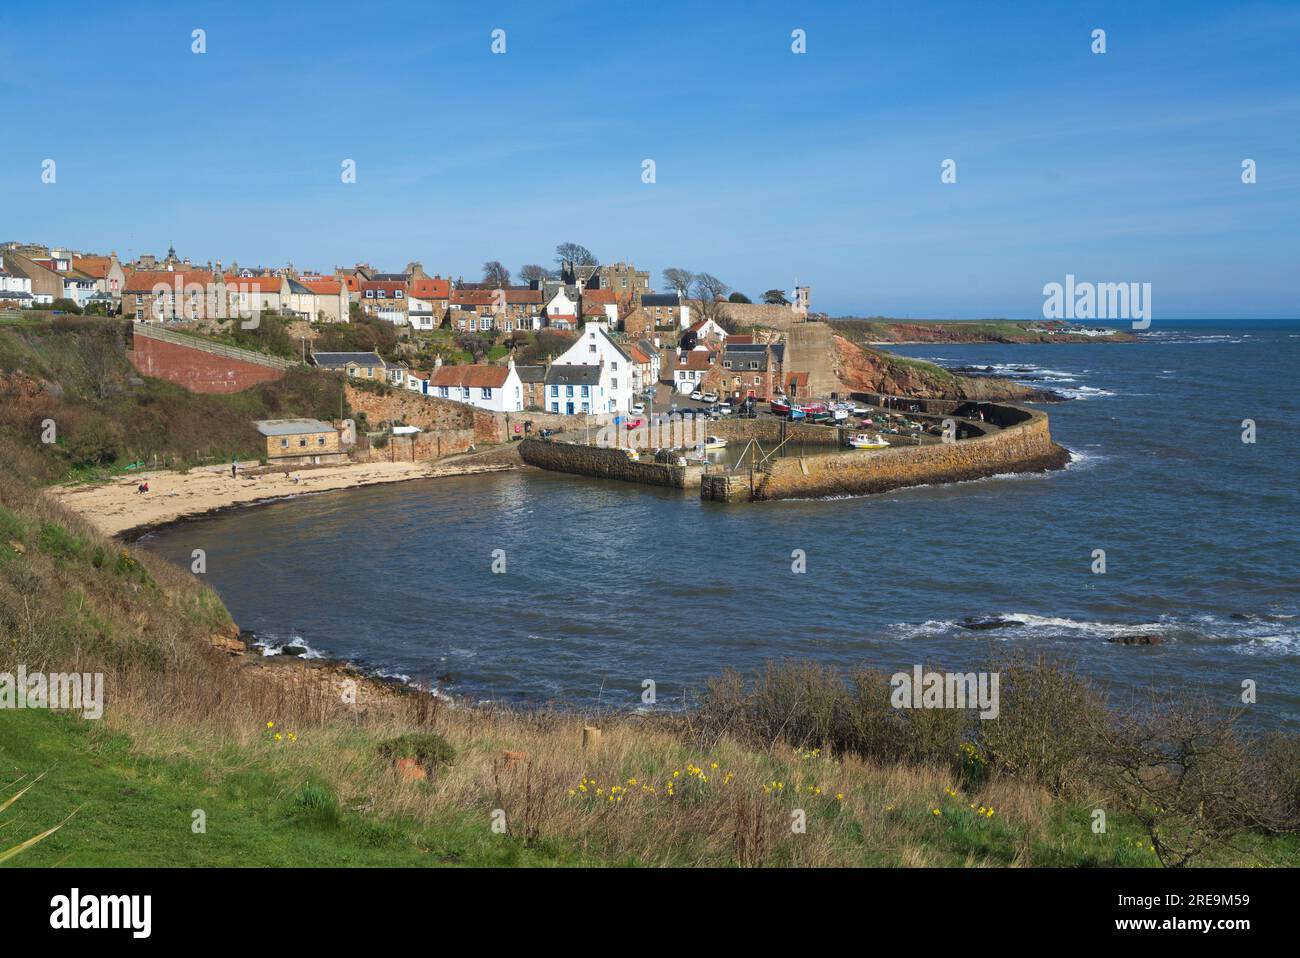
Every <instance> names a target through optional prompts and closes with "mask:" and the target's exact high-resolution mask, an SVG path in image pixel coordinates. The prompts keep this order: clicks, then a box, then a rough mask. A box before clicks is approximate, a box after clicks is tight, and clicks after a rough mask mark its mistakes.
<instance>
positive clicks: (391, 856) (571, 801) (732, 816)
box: [0, 711, 1297, 867]
mask: <svg viewBox="0 0 1300 958" xmlns="http://www.w3.org/2000/svg"><path fill="white" fill-rule="evenodd" d="M443 718H444V719H445V724H444V725H443V727H444V728H445V729H446V731H447V739H448V740H449V741H450V742H451V743H452V744H453V745H454V746H455V747H456V748H457V758H456V760H455V764H454V765H453V766H451V767H449V768H448V767H442V768H439V769H438V770H437V771H436V772H435V774H434V777H433V778H432V780H424V781H410V782H403V781H401V780H400V777H399V775H398V774H397V773H396V772H395V771H394V768H393V765H392V764H391V763H390V762H387V761H385V760H384V759H382V758H381V757H380V752H379V745H380V742H381V741H382V740H383V739H384V738H385V737H387V736H389V735H391V734H392V733H393V732H394V731H396V730H397V727H396V726H390V725H389V724H388V723H384V722H381V723H377V724H370V723H366V724H363V725H360V726H350V725H344V724H339V725H326V726H318V727H315V728H310V729H307V730H304V731H303V732H302V733H301V734H299V733H294V735H293V738H294V741H290V739H289V737H288V736H289V733H288V731H285V732H282V733H281V735H282V737H281V740H280V741H279V742H277V741H275V738H274V733H273V732H272V731H271V730H268V729H266V728H265V725H264V723H260V722H259V723H256V724H257V725H259V726H261V727H254V723H253V722H251V721H250V722H249V723H248V728H246V729H244V730H242V731H239V732H236V733H234V734H231V733H230V732H229V731H227V732H221V731H218V730H215V729H205V728H201V727H200V728H195V727H192V726H182V725H173V724H171V723H165V724H162V725H154V726H152V727H148V728H145V727H136V726H134V723H131V722H129V721H128V722H126V723H119V722H117V721H113V720H109V721H104V722H89V721H85V720H82V719H79V718H73V717H70V716H66V715H57V714H53V713H49V712H37V711H20V712H10V713H7V714H5V715H4V716H3V718H0V722H2V723H3V731H4V734H3V737H2V739H0V770H2V771H3V775H4V780H5V781H6V782H11V781H15V780H17V779H19V778H20V777H21V776H23V775H28V776H31V775H37V774H40V773H41V772H46V773H47V774H46V777H45V778H44V779H43V780H42V781H40V782H38V783H37V785H36V786H35V787H34V788H33V789H32V790H31V791H29V792H28V793H27V794H26V795H25V796H24V797H23V799H22V801H21V802H19V803H17V804H15V805H14V806H13V807H12V808H11V809H10V811H9V813H8V815H7V820H8V821H9V827H8V828H7V829H6V830H5V834H6V835H7V836H10V837H12V838H14V839H17V838H18V837H25V836H26V835H28V834H34V833H35V832H37V831H40V830H43V829H45V828H48V827H50V826H51V825H53V824H57V823H58V822H59V821H62V820H63V819H65V818H66V817H67V816H68V815H70V814H71V813H72V812H73V811H76V812H77V814H76V815H75V816H73V817H72V818H71V820H70V821H69V822H68V824H67V825H66V826H65V827H64V828H63V829H62V830H60V831H59V832H58V833H56V834H54V835H53V836H51V837H50V838H48V839H46V840H45V841H43V842H41V843H40V844H38V845H36V846H35V847H33V848H32V849H30V850H28V851H27V852H25V853H24V854H23V855H21V856H18V857H17V858H15V859H13V860H12V861H11V862H10V864H9V867H15V866H19V865H24V866H59V865H63V866H110V867H111V866H175V865H191V866H229V867H243V866H291V865H292V866H348V865H360V866H367V865H376V866H377V865H385V866H416V865H465V866H506V865H733V864H743V865H755V864H765V865H791V866H815V865H871V866H895V865H900V866H928V865H932V866H1004V865H1020V866H1025V865H1039V866H1073V865H1082V866H1129V867H1145V866H1157V864H1158V863H1157V861H1156V858H1155V856H1154V854H1153V850H1152V848H1151V846H1150V841H1149V839H1147V838H1146V836H1145V833H1144V831H1143V830H1142V829H1141V828H1140V827H1139V825H1138V824H1137V823H1136V822H1134V821H1133V820H1131V819H1127V818H1125V817H1124V816H1120V817H1118V818H1115V817H1112V818H1111V820H1110V821H1109V823H1108V828H1107V831H1106V833H1105V834H1095V833H1094V832H1093V831H1092V828H1091V822H1092V819H1091V818H1090V814H1091V811H1092V809H1091V806H1090V805H1089V804H1088V803H1086V802H1077V801H1076V802H1067V801H1060V800H1053V799H1052V798H1051V797H1050V796H1049V795H1048V794H1047V793H1046V792H1045V791H1043V790H1041V789H1037V788H1033V787H1028V786H1025V785H1023V784H1021V783H1018V782H1014V781H1012V780H1002V781H995V782H990V783H988V784H986V785H984V786H982V787H980V788H978V789H973V790H964V789H961V788H959V787H957V785H958V783H956V782H954V781H953V776H952V775H951V774H949V773H947V772H946V771H944V770H942V769H934V768H924V767H922V768H910V767H906V766H894V767H880V766H876V765H873V764H870V763H865V762H862V761H858V760H854V759H852V758H847V759H844V760H835V759H827V758H823V757H822V756H821V755H820V754H813V753H811V752H806V751H799V750H795V749H790V748H776V749H773V750H772V751H771V752H754V751H750V750H746V749H742V748H739V747H737V746H735V745H734V744H733V743H726V742H724V743H720V745H719V746H718V748H716V749H715V750H713V751H712V752H711V753H709V754H702V753H700V752H699V751H697V750H694V749H691V748H689V747H686V746H684V745H683V744H682V742H681V741H680V739H679V737H678V736H677V735H676V734H674V733H673V732H671V731H668V730H663V729H659V730H656V729H654V728H647V727H645V726H644V725H639V724H633V723H620V724H618V725H616V726H615V727H613V728H607V729H606V731H605V732H604V734H603V736H602V742H601V747H600V750H599V752H598V753H596V754H594V755H592V754H588V753H584V752H583V750H582V748H581V746H580V744H579V743H580V736H581V722H580V721H578V720H576V719H572V718H564V717H559V716H546V717H537V716H484V715H474V714H465V715H460V716H455V717H448V716H447V715H446V713H444V716H443ZM268 721H273V720H268ZM119 724H125V725H127V726H128V728H127V729H123V728H114V726H116V725H119ZM276 728H279V726H276ZM506 750H510V751H523V752H525V754H526V755H527V756H528V758H527V759H523V760H517V761H516V762H515V763H514V765H513V767H507V762H506V760H505V759H503V757H502V756H503V752H504V751H506ZM715 765H716V766H717V767H716V768H715V767H714V766H715ZM11 790H12V788H10V789H6V790H5V791H4V793H3V795H4V796H7V795H8V794H9V792H10V791H11ZM611 794H612V796H613V800H612V801H611ZM497 809H500V810H501V811H502V812H504V823H505V832H504V833H501V832H499V831H494V829H493V822H494V812H495V811H496V810H497ZM796 809H802V810H803V811H804V813H805V815H806V822H807V825H806V831H805V832H803V833H800V832H798V831H795V830H793V829H792V827H791V826H792V823H793V822H794V818H792V816H794V815H795V814H796V812H795V810H796ZM196 810H201V811H202V813H203V815H204V820H203V825H204V829H203V830H202V831H199V832H196V831H195V825H194V823H195V821H196V818H195V812H196ZM981 810H982V811H981ZM497 820H500V818H499V814H498V817H497ZM1296 859H1297V848H1296V845H1295V843H1294V841H1291V840H1287V839H1254V840H1251V841H1250V842H1248V843H1247V844H1246V845H1244V846H1242V847H1240V848H1239V849H1237V850H1233V851H1220V852H1218V853H1216V854H1215V855H1214V856H1213V857H1212V858H1210V859H1209V860H1207V861H1206V862H1205V864H1225V865H1231V864H1243V865H1244V864H1260V863H1264V864H1269V863H1272V864H1283V863H1286V862H1287V861H1288V860H1289V861H1291V862H1294V861H1295V860H1296Z"/></svg>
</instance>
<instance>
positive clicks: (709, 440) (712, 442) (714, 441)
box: [704, 436, 727, 449]
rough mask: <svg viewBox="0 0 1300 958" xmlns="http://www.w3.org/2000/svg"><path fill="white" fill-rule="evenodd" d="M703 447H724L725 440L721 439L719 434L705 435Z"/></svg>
mask: <svg viewBox="0 0 1300 958" xmlns="http://www.w3.org/2000/svg"><path fill="white" fill-rule="evenodd" d="M704 448H705V449H726V448H727V440H725V439H723V438H722V437H721V436H705V437H704Z"/></svg>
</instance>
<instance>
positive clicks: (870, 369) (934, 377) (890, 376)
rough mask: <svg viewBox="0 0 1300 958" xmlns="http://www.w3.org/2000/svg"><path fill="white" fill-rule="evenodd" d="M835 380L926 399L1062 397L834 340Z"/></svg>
mask: <svg viewBox="0 0 1300 958" xmlns="http://www.w3.org/2000/svg"><path fill="white" fill-rule="evenodd" d="M831 362H832V367H833V370H834V373H835V377H836V378H837V379H838V380H839V381H840V382H841V383H842V384H843V385H844V386H845V387H846V388H847V389H850V390H863V391H870V392H882V393H886V394H889V395H894V396H918V397H921V398H925V399H986V400H1010V401H1013V402H1015V401H1020V402H1034V401H1038V402H1043V401H1052V400H1056V399H1059V398H1060V397H1058V396H1056V395H1054V394H1053V393H1050V392H1047V391H1046V390H1042V389H1031V388H1029V387H1027V386H1021V385H1018V384H1017V383H1013V382H1010V381H1009V380H1006V379H994V378H988V379H985V378H979V379H975V378H971V377H968V376H957V375H954V374H953V373H950V372H948V371H947V370H944V369H941V368H940V367H938V366H935V365H932V364H931V363H923V362H920V361H919V360H912V359H903V358H900V357H898V356H891V355H890V354H889V353H884V352H880V351H879V350H876V349H871V348H869V347H865V346H859V345H857V344H856V343H851V342H849V341H848V340H847V339H845V338H844V337H843V336H835V337H834V353H833V357H832V361H831Z"/></svg>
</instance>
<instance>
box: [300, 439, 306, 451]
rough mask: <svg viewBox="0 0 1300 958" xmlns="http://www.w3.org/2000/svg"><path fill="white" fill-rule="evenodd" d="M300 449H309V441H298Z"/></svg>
mask: <svg viewBox="0 0 1300 958" xmlns="http://www.w3.org/2000/svg"><path fill="white" fill-rule="evenodd" d="M298 448H299V449H306V448H307V440H306V439H299V440H298Z"/></svg>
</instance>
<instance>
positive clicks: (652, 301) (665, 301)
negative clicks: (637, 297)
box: [641, 293, 682, 306]
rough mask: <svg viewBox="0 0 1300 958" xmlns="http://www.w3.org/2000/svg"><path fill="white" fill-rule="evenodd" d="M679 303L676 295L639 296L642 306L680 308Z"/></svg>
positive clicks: (650, 294)
mask: <svg viewBox="0 0 1300 958" xmlns="http://www.w3.org/2000/svg"><path fill="white" fill-rule="evenodd" d="M681 302H682V301H681V299H680V298H679V297H678V295H677V294H676V293H645V294H643V295H642V296H641V305H642V306H680V305H681Z"/></svg>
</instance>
